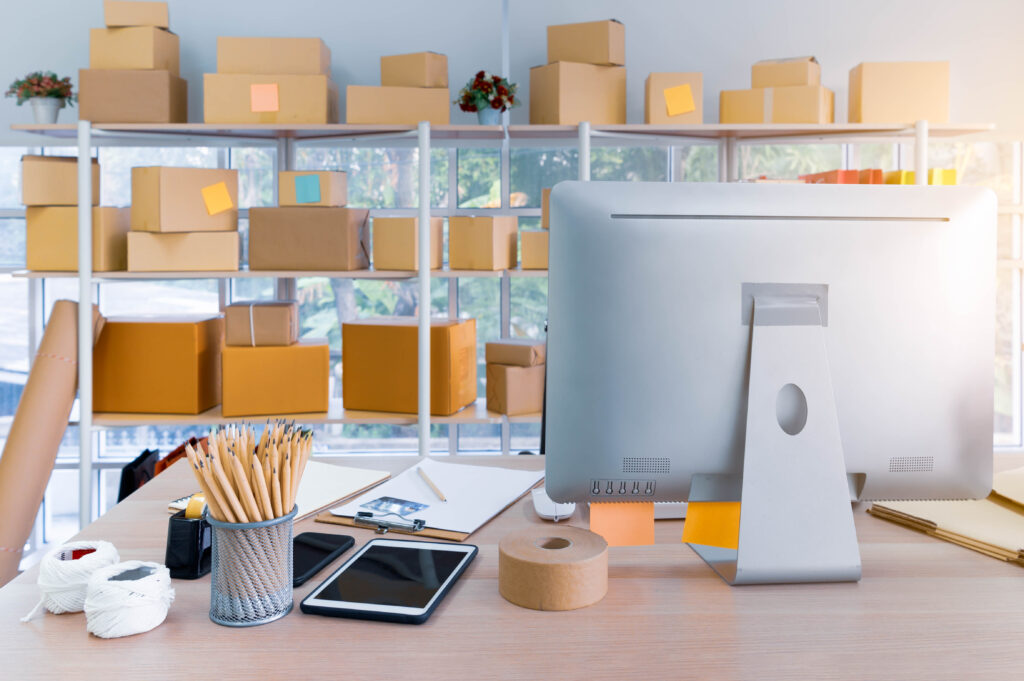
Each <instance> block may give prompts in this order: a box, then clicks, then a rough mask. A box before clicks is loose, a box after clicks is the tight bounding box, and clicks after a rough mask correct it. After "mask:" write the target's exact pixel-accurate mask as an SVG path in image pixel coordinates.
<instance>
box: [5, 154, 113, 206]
mask: <svg viewBox="0 0 1024 681" xmlns="http://www.w3.org/2000/svg"><path fill="white" fill-rule="evenodd" d="M21 202H22V203H23V204H25V205H26V206H77V205H78V158H77V157H76V156H32V155H26V156H22V157H21ZM99 203H100V163H99V161H97V160H96V159H93V160H92V205H94V206H98V205H99Z"/></svg>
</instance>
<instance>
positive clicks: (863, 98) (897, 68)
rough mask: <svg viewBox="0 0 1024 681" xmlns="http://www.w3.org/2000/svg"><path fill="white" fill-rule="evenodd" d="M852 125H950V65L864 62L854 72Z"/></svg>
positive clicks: (943, 63) (851, 103)
mask: <svg viewBox="0 0 1024 681" xmlns="http://www.w3.org/2000/svg"><path fill="white" fill-rule="evenodd" d="M848 97H849V110H848V112H847V119H848V120H849V122H850V123H913V122H914V121H918V120H922V119H924V120H928V121H930V122H932V123H948V122H949V62H948V61H890V62H864V63H862V64H858V65H857V66H855V67H853V68H852V69H850V89H849V95H848Z"/></svg>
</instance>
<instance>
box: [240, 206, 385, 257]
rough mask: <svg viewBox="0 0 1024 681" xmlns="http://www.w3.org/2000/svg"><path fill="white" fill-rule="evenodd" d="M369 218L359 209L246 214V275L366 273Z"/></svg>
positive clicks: (271, 210)
mask: <svg viewBox="0 0 1024 681" xmlns="http://www.w3.org/2000/svg"><path fill="white" fill-rule="evenodd" d="M369 215H370V212H369V211H368V210H366V209H362V208H310V207H307V206H285V207H278V208H250V209H249V269H250V270H307V271H322V272H334V271H349V270H364V269H367V268H368V267H369V266H370V227H369V225H368V224H367V222H368V218H369Z"/></svg>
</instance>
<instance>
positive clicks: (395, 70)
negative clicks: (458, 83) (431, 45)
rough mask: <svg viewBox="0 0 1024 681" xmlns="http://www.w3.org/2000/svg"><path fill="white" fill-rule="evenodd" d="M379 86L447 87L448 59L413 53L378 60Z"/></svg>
mask: <svg viewBox="0 0 1024 681" xmlns="http://www.w3.org/2000/svg"><path fill="white" fill-rule="evenodd" d="M380 84H381V85H384V86H387V87H429V88H446V87H448V57H446V56H444V55H443V54H438V53H437V52H413V53H412V54H397V55H393V56H389V57H381V58H380Z"/></svg>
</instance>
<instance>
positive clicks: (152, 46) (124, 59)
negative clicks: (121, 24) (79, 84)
mask: <svg viewBox="0 0 1024 681" xmlns="http://www.w3.org/2000/svg"><path fill="white" fill-rule="evenodd" d="M178 63H179V56H178V36H176V35H175V34H173V33H171V32H170V31H166V30H164V29H162V28H156V27H155V26H131V27H127V28H93V29H90V30H89V68H90V69H156V70H162V71H170V72H171V75H172V76H177V75H178Z"/></svg>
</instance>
